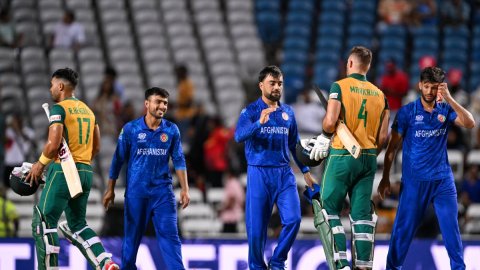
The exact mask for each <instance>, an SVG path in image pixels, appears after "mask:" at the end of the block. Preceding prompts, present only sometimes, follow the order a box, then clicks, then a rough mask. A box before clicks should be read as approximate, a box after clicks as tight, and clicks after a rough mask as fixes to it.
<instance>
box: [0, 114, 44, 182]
mask: <svg viewBox="0 0 480 270" xmlns="http://www.w3.org/2000/svg"><path fill="white" fill-rule="evenodd" d="M5 136H6V138H5V169H4V172H3V183H4V185H5V186H7V187H10V183H9V180H8V178H9V176H10V173H11V172H12V170H13V168H14V167H18V166H21V165H22V163H23V162H24V161H26V160H28V159H29V158H30V156H31V155H32V154H34V153H33V151H34V149H35V147H36V144H35V141H34V139H35V132H34V131H33V129H31V128H30V127H27V126H25V125H24V123H23V117H22V115H21V114H20V113H15V114H14V115H13V116H12V117H11V118H10V121H8V126H7V129H6V130H5Z"/></svg>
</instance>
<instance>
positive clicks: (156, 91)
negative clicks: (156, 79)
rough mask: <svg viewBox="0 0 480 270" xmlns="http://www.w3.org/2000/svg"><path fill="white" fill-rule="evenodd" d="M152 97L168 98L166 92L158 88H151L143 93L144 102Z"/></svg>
mask: <svg viewBox="0 0 480 270" xmlns="http://www.w3.org/2000/svg"><path fill="white" fill-rule="evenodd" d="M153 95H155V96H161V97H163V98H168V96H170V94H169V93H168V91H167V90H165V89H163V88H160V87H152V88H148V89H147V90H146V91H145V100H148V98H149V97H150V96H153Z"/></svg>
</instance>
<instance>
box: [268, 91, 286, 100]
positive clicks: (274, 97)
mask: <svg viewBox="0 0 480 270" xmlns="http://www.w3.org/2000/svg"><path fill="white" fill-rule="evenodd" d="M265 97H266V98H268V99H269V100H271V101H273V102H278V101H280V98H281V97H282V94H281V93H280V92H278V93H274V92H272V93H270V94H268V95H266V96H265Z"/></svg>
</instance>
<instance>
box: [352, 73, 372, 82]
mask: <svg viewBox="0 0 480 270" xmlns="http://www.w3.org/2000/svg"><path fill="white" fill-rule="evenodd" d="M348 77H349V78H354V79H357V80H359V81H367V77H366V76H365V75H362V74H359V73H352V74H350V75H348Z"/></svg>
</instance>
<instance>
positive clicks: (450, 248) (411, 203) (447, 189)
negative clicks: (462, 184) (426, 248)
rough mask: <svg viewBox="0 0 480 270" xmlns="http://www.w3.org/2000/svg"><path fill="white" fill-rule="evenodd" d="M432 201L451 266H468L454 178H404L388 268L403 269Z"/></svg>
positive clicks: (391, 240) (389, 251)
mask: <svg viewBox="0 0 480 270" xmlns="http://www.w3.org/2000/svg"><path fill="white" fill-rule="evenodd" d="M430 203H433V207H434V208H435V214H436V215H437V219H438V223H439V225H440V230H441V232H442V236H443V239H444V241H445V246H446V248H447V252H448V256H449V257H450V267H451V269H454V270H457V269H465V263H464V262H463V247H462V239H461V238H460V230H459V228H458V208H457V191H456V189H455V183H454V180H453V178H447V179H443V180H438V181H416V180H411V179H407V180H405V179H403V181H402V188H401V191H400V201H399V205H398V210H397V216H396V217H395V223H394V224H393V231H392V236H391V239H390V247H389V250H388V256H387V269H402V265H403V263H404V261H405V257H406V256H407V252H408V248H409V247H410V244H411V243H412V240H413V237H414V236H415V232H416V230H417V228H418V226H419V224H420V222H421V220H422V217H423V214H424V212H425V209H426V208H427V206H428V205H429V204H430Z"/></svg>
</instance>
